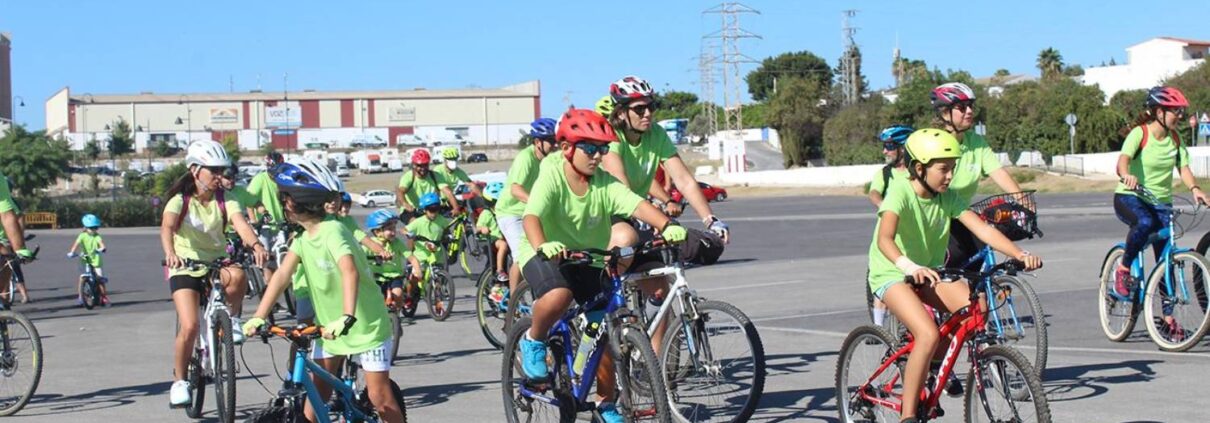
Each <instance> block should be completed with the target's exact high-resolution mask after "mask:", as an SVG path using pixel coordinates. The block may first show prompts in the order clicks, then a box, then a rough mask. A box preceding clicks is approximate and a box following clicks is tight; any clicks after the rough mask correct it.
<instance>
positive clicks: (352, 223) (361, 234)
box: [328, 215, 366, 242]
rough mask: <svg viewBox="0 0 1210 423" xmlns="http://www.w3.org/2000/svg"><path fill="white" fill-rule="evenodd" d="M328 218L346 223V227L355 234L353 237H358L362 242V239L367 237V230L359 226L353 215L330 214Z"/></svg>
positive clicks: (342, 223)
mask: <svg viewBox="0 0 1210 423" xmlns="http://www.w3.org/2000/svg"><path fill="white" fill-rule="evenodd" d="M328 219H332V220H335V221H337V222H340V224H341V225H344V227H345V229H348V230H349V232H351V233H352V234H353V239H356V240H357V242H361V240H363V239H365V238H366V232H365V231H363V230H361V227H360V226H357V220H356V219H353V216H335V215H329V216H328Z"/></svg>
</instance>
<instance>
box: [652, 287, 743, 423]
mask: <svg viewBox="0 0 1210 423" xmlns="http://www.w3.org/2000/svg"><path fill="white" fill-rule="evenodd" d="M697 312H698V315H699V316H701V319H700V320H690V321H685V322H682V323H681V324H671V327H669V328H668V333H667V334H665V335H664V345H663V348H661V351H660V353H661V354H663V357H662V360H660V362H661V363H663V374H664V384H665V385H666V386H667V387H668V396H669V399H670V400H671V401H672V402H671V404H672V412H673V415H674V416H678V415H679V416H678V417H677V419H678V420H682V419H683V420H685V421H690V422H706V421H709V422H743V421H747V420H748V418H750V417H751V416H752V413H753V412H754V411H756V405H757V403H759V402H760V397H761V394H762V393H763V392H764V388H765V350H764V345H763V344H762V343H761V340H760V335H759V334H758V333H757V332H756V326H755V325H753V324H752V321H751V320H749V319H748V316H747V315H745V314H744V313H743V312H742V311H740V310H739V309H737V308H735V306H733V305H731V304H727V303H724V302H720V301H701V302H698V303H697ZM691 342H692V343H691Z"/></svg>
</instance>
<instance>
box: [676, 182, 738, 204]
mask: <svg viewBox="0 0 1210 423" xmlns="http://www.w3.org/2000/svg"><path fill="white" fill-rule="evenodd" d="M697 186H698V188H701V190H702V196H704V197H706V201H723V200H726V199H727V190H726V189H723V188H721V187H716V186H713V185H710V184H707V183H705V182H698V183H697ZM669 194H671V195H672V201H676V202H678V203H680V202H683V201H684V197H683V196H682V195H681V192H680V191H679V190H677V189H676V188H672V192H669Z"/></svg>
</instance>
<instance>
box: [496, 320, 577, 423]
mask: <svg viewBox="0 0 1210 423" xmlns="http://www.w3.org/2000/svg"><path fill="white" fill-rule="evenodd" d="M532 324H533V322H532V321H530V320H529V317H523V318H521V319H518V320H517V321H516V322H513V325H512V326H511V327H510V328H509V331H508V338H506V340H505V341H504V351H503V353H504V357H503V360H501V364H500V392H501V394H502V397H503V398H504V416H505V418H506V420H507V421H508V422H509V423H521V422H560V423H562V422H566V421H567V420H566V419H564V418H563V416H562V414H563V413H562V411H561V410H560V409H559V407H558V406H556V405H553V404H549V403H546V402H543V401H540V400H536V399H533V398H527V397H525V396H523V395H522V394H521V393H520V392H519V390H518V389H517V387H519V386H521V384H523V383H524V381H525V375H524V372H523V371H522V370H521V364H520V361H519V355H520V344H521V337H522V336H524V335H525V332H526V331H528V330H529V328H530V326H532ZM554 362H555V365H558V362H559V360H558V359H555V360H554ZM556 389H557V388H556ZM518 413H524V414H525V418H522V416H519V415H518ZM574 419H575V417H574V416H573V417H572V421H574Z"/></svg>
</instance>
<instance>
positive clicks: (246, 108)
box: [240, 101, 252, 129]
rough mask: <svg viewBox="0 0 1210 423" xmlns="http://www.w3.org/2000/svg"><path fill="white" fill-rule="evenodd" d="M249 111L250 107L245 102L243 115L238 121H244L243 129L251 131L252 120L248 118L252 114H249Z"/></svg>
mask: <svg viewBox="0 0 1210 423" xmlns="http://www.w3.org/2000/svg"><path fill="white" fill-rule="evenodd" d="M249 110H252V105H251V104H249V103H248V102H247V101H245V102H244V115H243V116H241V117H240V120H242V121H244V129H252V118H251V117H250V116H252V113H250V112H249Z"/></svg>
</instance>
